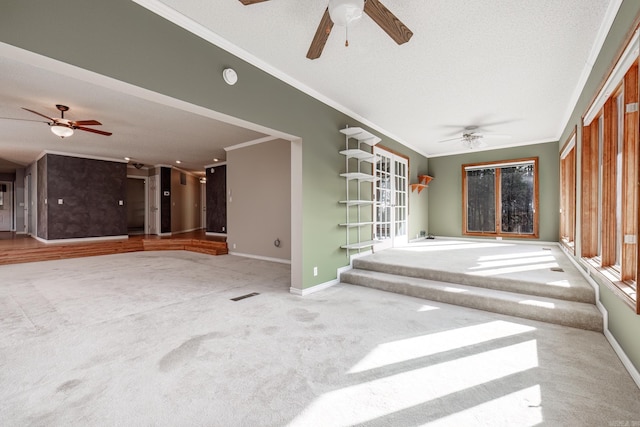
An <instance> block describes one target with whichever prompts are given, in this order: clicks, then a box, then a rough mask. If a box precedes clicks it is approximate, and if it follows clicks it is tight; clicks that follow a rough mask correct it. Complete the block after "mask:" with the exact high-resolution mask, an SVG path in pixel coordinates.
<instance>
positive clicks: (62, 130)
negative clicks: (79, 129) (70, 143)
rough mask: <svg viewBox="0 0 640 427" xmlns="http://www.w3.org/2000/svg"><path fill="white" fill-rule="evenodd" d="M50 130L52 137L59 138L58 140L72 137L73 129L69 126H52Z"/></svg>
mask: <svg viewBox="0 0 640 427" xmlns="http://www.w3.org/2000/svg"><path fill="white" fill-rule="evenodd" d="M50 129H51V132H53V134H54V135H56V136H59V137H60V138H68V137H70V136H71V135H73V129H72V128H70V127H69V126H64V125H59V124H53V125H51V128H50Z"/></svg>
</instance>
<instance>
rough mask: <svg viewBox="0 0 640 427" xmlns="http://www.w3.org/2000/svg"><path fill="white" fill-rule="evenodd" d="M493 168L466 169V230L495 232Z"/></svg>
mask: <svg viewBox="0 0 640 427" xmlns="http://www.w3.org/2000/svg"><path fill="white" fill-rule="evenodd" d="M495 178H496V171H495V169H493V168H491V169H476V170H469V171H467V231H471V232H487V233H495V231H496V225H495V224H496V199H495Z"/></svg>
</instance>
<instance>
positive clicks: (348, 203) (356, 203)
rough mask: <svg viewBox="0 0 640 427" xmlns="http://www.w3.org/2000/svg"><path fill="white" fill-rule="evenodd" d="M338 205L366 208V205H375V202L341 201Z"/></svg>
mask: <svg viewBox="0 0 640 427" xmlns="http://www.w3.org/2000/svg"><path fill="white" fill-rule="evenodd" d="M338 203H344V204H346V205H347V206H364V205H373V204H374V203H375V201H374V200H340V201H339V202H338Z"/></svg>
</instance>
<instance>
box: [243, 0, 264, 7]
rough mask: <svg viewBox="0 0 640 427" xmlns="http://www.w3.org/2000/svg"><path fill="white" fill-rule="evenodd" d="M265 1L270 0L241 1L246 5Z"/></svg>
mask: <svg viewBox="0 0 640 427" xmlns="http://www.w3.org/2000/svg"><path fill="white" fill-rule="evenodd" d="M263 1H268V0H240V3H242V4H243V5H245V6H249V5H250V4H255V3H262V2H263Z"/></svg>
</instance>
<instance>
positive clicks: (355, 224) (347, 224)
mask: <svg viewBox="0 0 640 427" xmlns="http://www.w3.org/2000/svg"><path fill="white" fill-rule="evenodd" d="M338 225H339V226H340V227H362V226H364V225H373V221H366V222H347V223H344V224H338Z"/></svg>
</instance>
